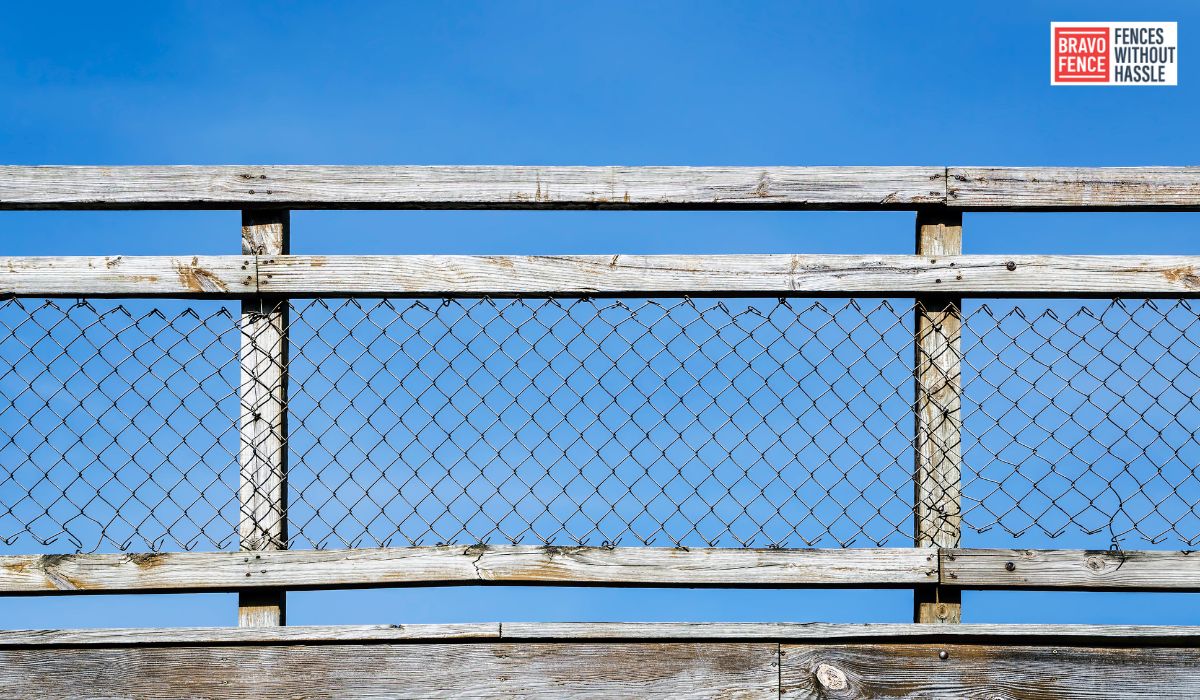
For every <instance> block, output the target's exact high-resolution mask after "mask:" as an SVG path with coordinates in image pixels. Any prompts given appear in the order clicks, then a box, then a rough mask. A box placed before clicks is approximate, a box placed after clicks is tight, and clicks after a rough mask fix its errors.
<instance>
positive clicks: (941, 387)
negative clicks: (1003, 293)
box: [913, 208, 962, 623]
mask: <svg viewBox="0 0 1200 700" xmlns="http://www.w3.org/2000/svg"><path fill="white" fill-rule="evenodd" d="M916 247H917V250H916V252H917V254H918V255H925V256H929V257H930V258H931V259H936V258H937V257H938V256H943V255H961V254H962V212H961V211H952V210H949V209H946V208H938V209H930V210H922V211H919V212H917V245H916ZM915 301H916V305H915V306H916V312H915V313H916V347H915V367H916V372H915V378H916V386H915V388H916V391H915V400H916V405H915V406H914V410H915V413H916V421H915V423H916V426H915V427H916V434H915V438H914V447H915V450H914V452H915V454H916V469H915V473H914V483H915V486H916V494H915V514H916V523H915V530H914V533H915V540H916V545H917V546H918V547H937V548H939V549H940V548H950V547H958V546H959V543H960V541H961V524H962V462H961V458H962V298H961V297H952V296H947V295H934V294H931V295H923V296H918V297H917V298H916V300H915ZM913 607H914V611H913V617H914V620H915V621H916V622H945V623H955V622H961V621H962V592H961V591H960V590H959V589H957V588H943V587H941V586H937V585H932V586H921V587H918V588H917V589H916V591H915V598H914V606H913Z"/></svg>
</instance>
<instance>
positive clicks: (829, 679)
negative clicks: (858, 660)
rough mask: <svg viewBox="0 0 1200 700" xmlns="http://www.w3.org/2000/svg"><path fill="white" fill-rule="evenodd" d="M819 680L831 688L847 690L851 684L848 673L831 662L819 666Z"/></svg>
mask: <svg viewBox="0 0 1200 700" xmlns="http://www.w3.org/2000/svg"><path fill="white" fill-rule="evenodd" d="M817 682H818V683H820V684H821V685H822V686H824V687H826V688H828V689H830V690H845V689H846V687H847V686H848V685H849V683H847V682H846V673H845V672H844V671H842V669H840V668H837V667H836V666H830V665H829V664H820V665H819V666H817Z"/></svg>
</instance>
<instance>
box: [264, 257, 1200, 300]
mask: <svg viewBox="0 0 1200 700" xmlns="http://www.w3.org/2000/svg"><path fill="white" fill-rule="evenodd" d="M258 270H259V280H260V284H261V290H262V291H263V292H269V293H275V294H293V295H302V296H308V295H325V294H328V295H334V296H344V295H406V296H409V295H411V296H458V295H470V296H484V295H487V296H514V295H518V294H527V295H529V294H531V295H539V294H550V295H581V294H605V295H608V294H614V295H654V294H667V295H680V294H691V295H769V296H777V295H794V294H805V295H825V294H832V295H849V294H854V295H863V296H886V295H903V294H937V295H962V294H986V295H992V296H1041V295H1070V296H1093V295H1095V296H1114V295H1116V296H1120V295H1127V294H1128V295H1141V296H1147V295H1148V296H1154V295H1170V296H1195V295H1197V294H1200V257H1197V256H1068V255H1063V256H1044V255H1025V256H993V255H978V256H961V255H948V254H947V253H945V252H938V253H935V254H933V255H911V256H906V255H708V256H701V255H632V256H630V255H590V256H589V255H579V256H530V257H521V256H452V255H448V256H423V255H414V256H337V257H333V256H290V257H287V258H269V257H267V258H260V259H259V261H258Z"/></svg>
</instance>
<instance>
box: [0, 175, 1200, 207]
mask: <svg viewBox="0 0 1200 700" xmlns="http://www.w3.org/2000/svg"><path fill="white" fill-rule="evenodd" d="M929 205H947V206H950V207H953V208H956V209H966V210H1055V209H1060V210H1077V209H1092V210H1129V209H1134V210H1137V209H1142V210H1155V209H1197V208H1200V168H1194V167H1139V168H1055V167H1042V168H988V167H953V166H951V167H946V166H927V167H924V166H920V167H657V166H641V167H615V166H602V167H568V166H312V165H268V166H259V165H226V166H117V167H114V166H20V165H14V166H0V209H249V208H255V207H264V208H272V209H646V210H654V209H848V210H854V209H876V210H888V209H917V208H920V207H924V206H929Z"/></svg>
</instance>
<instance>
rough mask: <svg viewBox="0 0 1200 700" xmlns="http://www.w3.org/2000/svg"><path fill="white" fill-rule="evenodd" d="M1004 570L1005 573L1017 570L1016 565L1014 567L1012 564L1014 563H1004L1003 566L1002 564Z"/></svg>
mask: <svg viewBox="0 0 1200 700" xmlns="http://www.w3.org/2000/svg"><path fill="white" fill-rule="evenodd" d="M1004 570H1005V571H1016V570H1017V565H1016V564H1014V563H1012V562H1011V561H1010V562H1005V564H1004Z"/></svg>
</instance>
